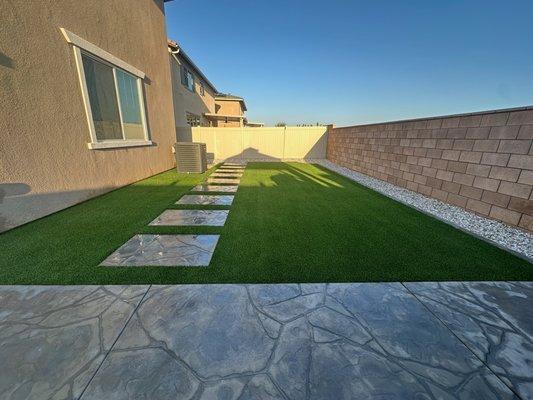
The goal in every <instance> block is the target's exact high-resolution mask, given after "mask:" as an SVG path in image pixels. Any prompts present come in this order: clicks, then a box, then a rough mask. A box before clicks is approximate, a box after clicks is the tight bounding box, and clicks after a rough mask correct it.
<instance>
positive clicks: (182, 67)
mask: <svg viewBox="0 0 533 400" xmlns="http://www.w3.org/2000/svg"><path fill="white" fill-rule="evenodd" d="M167 43H168V51H169V55H170V70H171V75H172V97H173V100H174V119H175V125H176V131H177V135H178V138H180V140H186V139H187V133H186V132H185V131H184V130H183V129H182V128H186V127H192V126H212V127H239V126H263V124H262V123H253V124H248V121H247V120H246V117H245V115H244V112H245V111H246V104H245V103H244V99H243V98H242V97H238V96H232V95H230V94H223V93H218V91H217V89H216V88H215V86H214V85H213V84H212V83H211V82H210V81H209V79H207V77H206V76H205V75H204V73H203V72H202V71H201V70H200V68H198V67H197V66H196V64H195V63H194V62H193V61H192V60H191V58H190V57H189V56H188V55H187V53H186V52H185V51H184V50H183V48H181V46H180V45H179V44H178V43H177V42H175V41H173V40H168V42H167Z"/></svg>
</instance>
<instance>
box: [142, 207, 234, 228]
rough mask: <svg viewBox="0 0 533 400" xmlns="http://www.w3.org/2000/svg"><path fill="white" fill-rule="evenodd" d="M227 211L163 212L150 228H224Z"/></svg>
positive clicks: (151, 223)
mask: <svg viewBox="0 0 533 400" xmlns="http://www.w3.org/2000/svg"><path fill="white" fill-rule="evenodd" d="M228 213H229V211H228V210H165V211H163V212H162V213H161V215H159V216H158V217H157V218H156V219H154V220H153V221H152V222H150V225H151V226H163V225H164V226H224V223H225V222H226V218H227V217H228Z"/></svg>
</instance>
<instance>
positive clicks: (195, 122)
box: [186, 111, 200, 126]
mask: <svg viewBox="0 0 533 400" xmlns="http://www.w3.org/2000/svg"><path fill="white" fill-rule="evenodd" d="M186 115H187V124H188V125H189V126H200V116H199V115H196V114H193V113H190V112H188V111H187V113H186Z"/></svg>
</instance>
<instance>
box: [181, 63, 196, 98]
mask: <svg viewBox="0 0 533 400" xmlns="http://www.w3.org/2000/svg"><path fill="white" fill-rule="evenodd" d="M181 84H182V85H183V86H185V87H186V88H187V89H189V90H190V91H191V92H194V75H193V74H192V72H191V71H189V70H188V69H187V68H185V67H184V66H181Z"/></svg>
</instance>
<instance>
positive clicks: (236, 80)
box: [165, 0, 533, 126]
mask: <svg viewBox="0 0 533 400" xmlns="http://www.w3.org/2000/svg"><path fill="white" fill-rule="evenodd" d="M165 9H166V15H167V31H168V35H169V37H170V38H172V39H175V40H177V41H178V42H179V43H180V44H181V45H182V46H183V48H184V49H185V51H186V52H187V53H188V54H189V56H191V58H192V59H193V60H194V61H195V63H196V64H197V65H198V66H199V67H200V68H201V69H202V71H203V72H204V73H205V74H206V76H207V77H208V78H209V79H210V81H211V82H213V84H214V85H215V86H216V87H217V89H218V90H220V91H222V92H230V93H232V94H237V95H240V96H243V97H244V98H245V100H246V104H247V106H248V110H249V111H248V113H247V115H248V119H249V120H252V121H260V122H265V123H266V124H268V125H273V124H275V123H276V122H279V121H283V122H286V123H288V124H298V123H315V122H320V123H335V124H337V125H338V126H343V125H353V124H360V123H369V122H380V121H387V120H397V119H405V118H416V117H424V116H432V115H444V114H453V113H462V112H471V111H482V110H488V109H496V108H505V107H516V106H524V105H532V104H533V22H532V17H533V1H530V0H528V1H525V0H524V1H522V0H511V1H501V0H500V1H492V0H483V1H481V0H479V1H478V0H471V1H459V0H446V1H444V0H442V1H431V0H430V1H428V0H424V1H422V0H419V1H414V0H413V1H409V0H390V1H385V0H383V1H355V0H328V1H315V0H306V1H303V0H284V1H278V0H268V1H267V0H264V1H251V0H210V1H207V0H174V1H171V2H168V3H166V5H165Z"/></svg>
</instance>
